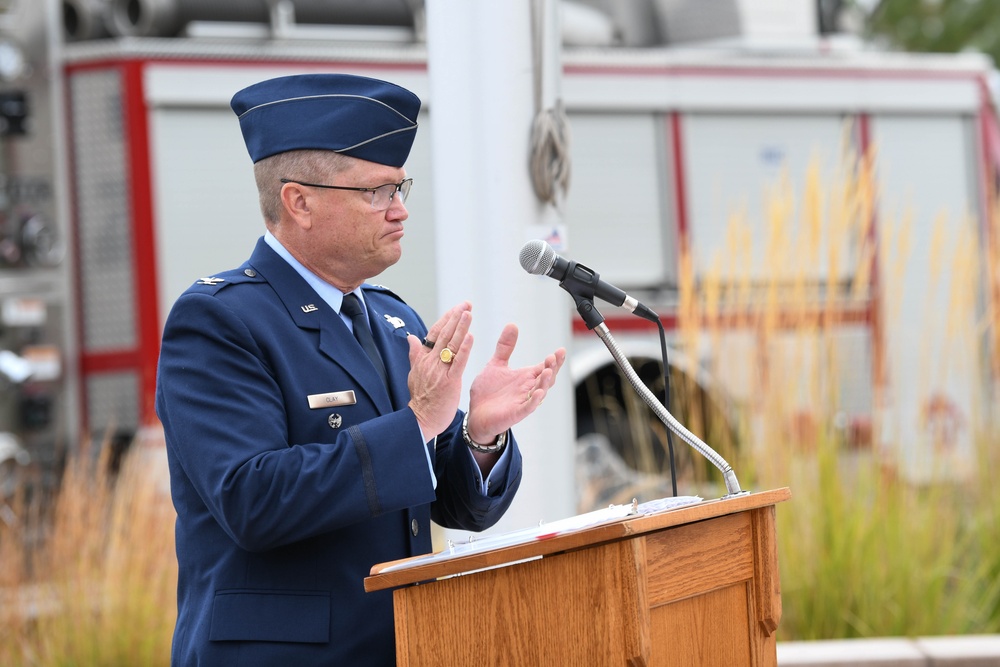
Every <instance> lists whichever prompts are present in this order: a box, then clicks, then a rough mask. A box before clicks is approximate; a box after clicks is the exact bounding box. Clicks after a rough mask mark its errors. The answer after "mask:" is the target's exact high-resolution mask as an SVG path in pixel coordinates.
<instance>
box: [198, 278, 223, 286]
mask: <svg viewBox="0 0 1000 667" xmlns="http://www.w3.org/2000/svg"><path fill="white" fill-rule="evenodd" d="M224 282H226V279H225V278H215V277H212V278H201V279H200V280H199V281H198V283H197V284H199V285H218V284H219V283H224Z"/></svg>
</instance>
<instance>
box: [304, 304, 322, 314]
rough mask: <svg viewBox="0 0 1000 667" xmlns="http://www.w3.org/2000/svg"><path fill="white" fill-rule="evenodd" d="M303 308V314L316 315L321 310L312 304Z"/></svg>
mask: <svg viewBox="0 0 1000 667" xmlns="http://www.w3.org/2000/svg"><path fill="white" fill-rule="evenodd" d="M301 308H302V312H303V313H315V312H316V311H317V310H319V308H317V307H316V305H315V304H312V303H307V304H306V305H304V306H301Z"/></svg>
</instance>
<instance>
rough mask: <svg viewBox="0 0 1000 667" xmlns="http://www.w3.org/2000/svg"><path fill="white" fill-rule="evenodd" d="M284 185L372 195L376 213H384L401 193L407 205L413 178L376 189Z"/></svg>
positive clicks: (300, 182) (291, 181)
mask: <svg viewBox="0 0 1000 667" xmlns="http://www.w3.org/2000/svg"><path fill="white" fill-rule="evenodd" d="M281 182H282V183H295V184H296V185H304V186H306V187H309V188H323V189H325V190H352V191H354V192H370V193H372V208H373V209H375V210H376V211H384V210H386V209H388V208H389V207H390V206H392V200H393V198H394V197H395V196H396V193H397V192H398V193H399V201H401V202H403V203H404V204H405V203H406V198H407V197H408V196H409V194H410V186H412V185H413V179H412V178H404V179H403V180H401V181H400V182H399V183H385V184H384V185H377V186H375V187H374V188H351V187H346V186H343V185H322V184H320V183H305V182H303V181H296V180H294V179H291V178H283V179H281Z"/></svg>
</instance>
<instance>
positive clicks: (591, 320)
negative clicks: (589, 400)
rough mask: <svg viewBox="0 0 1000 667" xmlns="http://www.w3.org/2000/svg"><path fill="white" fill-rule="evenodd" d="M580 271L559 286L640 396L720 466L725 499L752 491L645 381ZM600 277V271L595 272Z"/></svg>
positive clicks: (676, 432)
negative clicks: (660, 400) (680, 420)
mask: <svg viewBox="0 0 1000 667" xmlns="http://www.w3.org/2000/svg"><path fill="white" fill-rule="evenodd" d="M575 274H576V271H573V270H570V271H568V272H567V277H566V279H565V280H563V281H562V282H560V283H559V286H560V287H562V288H563V289H564V290H566V291H567V292H569V293H570V295H571V296H572V297H573V300H574V301H575V302H576V310H577V312H578V313H580V317H582V318H583V321H584V322H585V323H586V324H587V328H588V329H590V330H591V331H594V332H595V333H596V334H597V336H598V337H599V338H600V339H601V340H602V341H603V342H604V345H605V346H606V347H607V348H608V351H609V352H611V356H612V357H614V360H615V363H617V364H618V367H619V368H621V370H622V372H623V373H625V377H626V378H628V382H629V384H630V385H632V388H633V389H634V390H635V391H636V393H637V394H639V397H640V398H642V400H643V401H644V402H645V403H646V405H648V406H649V408H650V409H651V410H652V411H653V412H654V413H655V414H656V416H657V417H659V418H660V421H662V422H663V423H664V424H665V425H666V427H667V428H669V429H670V430H671V431H672V432H673V433H675V434H676V435H677V436H678V437H679V438H680V439H681V440H683V441H684V442H686V443H687V444H688V445H690V446H691V447H693V448H694V449H695V450H696V451H697V452H698V453H699V454H701V455H702V456H704V457H705V458H706V459H708V460H709V461H710V462H711V463H712V465H714V466H715V467H716V468H718V469H719V471H720V472H721V473H722V478H723V480H724V481H725V483H726V490H727V491H728V492H729V493H728V494H727V495H725V496H723V497H724V498H729V497H732V496H737V495H742V494H744V493H748V492H747V491H742V490H740V483H739V481H738V480H737V479H736V472H735V471H733V467H732V466H731V465H729V464H728V463H727V462H726V460H725V459H724V458H722V457H721V456H719V454H718V452H716V451H715V450H714V449H712V448H711V447H709V446H708V445H707V444H705V443H704V442H703V441H702V440H701V439H699V438H698V436H696V435H695V434H694V433H692V432H691V431H689V430H688V429H686V428H685V427H684V425H683V424H681V423H680V422H679V421H677V419H675V418H674V416H673V415H672V414H670V412H669V411H668V410H667V409H666V407H664V406H663V404H662V403H660V402H659V401H658V400H657V399H656V396H654V395H653V392H651V391H650V390H649V388H648V387H647V386H646V385H645V384H643V382H642V380H641V379H640V378H639V375H638V373H636V372H635V369H634V368H632V364H631V363H629V360H628V358H627V357H626V356H625V354H624V353H623V352H622V351H621V349H620V348H619V347H618V343H617V342H615V339H614V337H613V336H612V335H611V331H610V330H609V329H608V327H607V325H606V324H605V323H604V316H603V315H601V313H600V311H598V310H597V308H596V307H595V306H594V301H593V296H594V294H593V285H594V284H595V283H596V280H594V279H588V280H586V281H579V280H576V279H575V278H574V275H575ZM594 276H596V274H594Z"/></svg>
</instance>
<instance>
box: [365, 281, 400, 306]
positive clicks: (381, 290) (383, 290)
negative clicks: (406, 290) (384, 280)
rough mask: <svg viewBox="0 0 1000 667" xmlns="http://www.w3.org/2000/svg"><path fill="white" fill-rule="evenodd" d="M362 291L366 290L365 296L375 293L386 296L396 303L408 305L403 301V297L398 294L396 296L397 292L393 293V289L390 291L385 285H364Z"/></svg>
mask: <svg viewBox="0 0 1000 667" xmlns="http://www.w3.org/2000/svg"><path fill="white" fill-rule="evenodd" d="M361 289H363V290H365V295H366V296H367V295H368V294H369V293H372V292H374V293H376V294H385V295H386V296H389V297H392V298H393V299H395V300H396V301H399V302H400V303H404V304H405V303H406V301H404V300H403V297H401V296H399V295H398V294H396V293H395V292H393V291H392V290H391V289H389V288H388V287H386V286H385V285H378V284H369V283H365V284H364V285H362V286H361Z"/></svg>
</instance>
